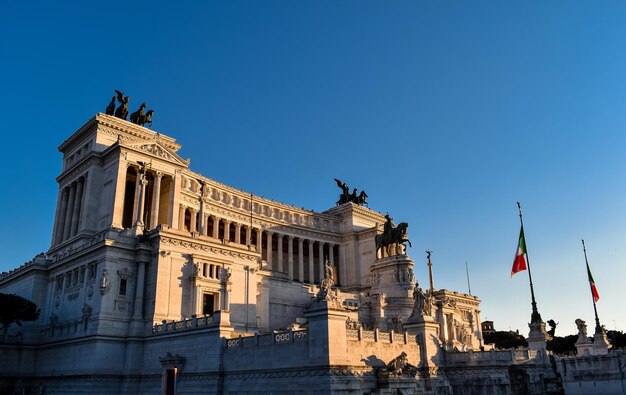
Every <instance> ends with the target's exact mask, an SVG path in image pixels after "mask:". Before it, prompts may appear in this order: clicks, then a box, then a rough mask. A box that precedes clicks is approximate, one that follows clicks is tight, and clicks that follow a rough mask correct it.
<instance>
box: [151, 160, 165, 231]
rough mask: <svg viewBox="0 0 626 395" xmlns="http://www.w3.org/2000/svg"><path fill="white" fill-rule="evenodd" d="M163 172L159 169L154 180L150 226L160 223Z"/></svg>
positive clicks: (154, 226)
mask: <svg viewBox="0 0 626 395" xmlns="http://www.w3.org/2000/svg"><path fill="white" fill-rule="evenodd" d="M162 177H163V173H161V172H160V171H158V172H157V173H156V178H155V180H154V188H153V190H152V213H150V214H151V215H150V227H151V228H156V227H157V225H158V224H159V204H160V200H161V178H162Z"/></svg>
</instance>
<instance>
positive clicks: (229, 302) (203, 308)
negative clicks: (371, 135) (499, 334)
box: [0, 92, 558, 394]
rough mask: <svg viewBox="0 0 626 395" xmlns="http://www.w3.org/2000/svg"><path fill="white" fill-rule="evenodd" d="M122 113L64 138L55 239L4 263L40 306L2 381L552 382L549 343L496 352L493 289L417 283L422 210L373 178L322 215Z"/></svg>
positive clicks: (33, 387)
mask: <svg viewBox="0 0 626 395" xmlns="http://www.w3.org/2000/svg"><path fill="white" fill-rule="evenodd" d="M120 96H123V95H121V92H120ZM122 100H125V98H123V99H122ZM120 102H122V101H120ZM112 103H114V99H113V100H112ZM113 108H114V106H113ZM143 108H145V105H142V108H141V109H140V110H141V111H143ZM107 112H108V113H109V114H110V115H109V114H97V115H96V116H95V117H93V118H92V119H90V120H89V121H88V122H87V123H86V124H84V125H83V126H82V127H80V128H79V129H78V130H77V131H76V132H75V133H73V134H72V135H71V136H70V137H69V138H68V139H67V140H66V141H64V142H63V143H62V144H61V145H60V146H59V151H60V152H61V153H62V154H63V167H62V171H61V174H60V175H59V176H58V178H57V181H58V183H59V193H58V199H57V206H56V214H55V220H54V228H53V231H52V238H51V245H50V248H49V250H48V251H47V252H46V253H42V254H39V255H37V256H36V257H35V258H34V259H33V260H32V261H30V262H28V263H26V264H24V265H22V266H20V267H18V268H17V269H15V270H12V271H11V272H8V273H3V274H2V275H0V292H3V293H15V294H18V295H20V296H23V297H25V298H27V299H29V300H31V301H33V302H34V303H36V304H37V305H38V306H39V307H40V309H41V315H40V318H39V320H38V321H35V322H32V323H26V324H25V325H24V326H23V327H22V328H17V327H12V328H10V329H9V330H8V331H7V333H5V334H3V339H2V344H1V345H0V348H1V349H2V352H3V356H4V357H3V359H2V361H1V362H0V372H1V373H0V386H2V387H1V388H13V389H18V390H23V391H25V392H28V393H35V392H36V391H38V390H41V391H44V390H45V393H73V392H80V391H83V392H88V393H101V394H120V393H122V394H154V393H163V394H174V393H180V394H183V393H250V394H253V393H254V394H257V393H258V394H261V393H295V392H298V393H342V394H347V393H354V394H361V393H372V394H374V393H380V394H383V393H396V391H403V393H420V394H422V393H423V394H434V393H437V394H451V393H464V392H458V391H460V390H463V388H473V387H472V386H477V387H476V388H478V387H480V388H483V389H485V388H486V389H485V391H488V392H484V393H515V392H514V391H513V389H514V388H518V387H519V388H525V389H527V390H528V391H529V392H528V393H550V391H552V390H550V388H551V387H550V386H551V385H552V384H553V382H552V381H551V380H552V379H553V378H555V377H556V376H555V373H554V371H553V370H552V369H551V368H550V364H549V361H548V359H547V358H548V356H547V354H546V353H545V351H542V350H527V351H525V354H524V353H523V352H519V353H518V352H515V351H504V352H500V351H498V352H496V351H495V350H492V351H482V350H484V344H483V343H482V335H481V325H480V322H481V320H480V301H479V300H478V299H477V298H476V297H475V296H471V295H465V294H460V293H457V292H453V291H448V290H444V289H439V290H437V289H435V288H434V286H433V282H432V275H431V277H430V284H429V286H426V285H423V286H420V285H419V284H418V283H417V281H416V278H415V275H414V272H413V266H414V261H413V260H412V259H411V257H409V256H408V255H407V254H406V243H410V241H409V240H408V230H407V229H408V224H406V223H399V224H398V225H397V226H396V225H395V223H394V222H393V219H392V218H391V217H390V216H388V215H383V214H381V213H379V212H377V211H374V210H372V209H370V208H368V207H366V204H367V203H366V201H365V198H366V197H367V194H365V192H364V191H362V193H361V194H357V193H356V189H355V190H354V191H353V192H352V193H351V194H350V193H349V190H348V187H347V185H346V184H345V183H342V182H341V181H339V180H336V182H337V185H338V186H339V187H340V188H342V195H341V196H340V199H339V201H338V202H337V203H336V204H334V205H333V207H330V208H329V209H328V210H326V211H323V212H314V211H310V210H305V209H301V208H296V207H293V206H290V205H286V204H283V203H278V202H275V201H272V200H270V199H266V198H263V197H260V196H257V195H255V194H252V193H249V192H245V191H241V190H238V189H236V188H233V187H230V186H227V185H224V184H222V183H220V182H217V181H215V180H213V179H211V178H208V177H205V176H203V175H201V174H198V173H195V172H193V171H192V170H191V168H190V162H189V160H185V159H183V158H181V157H180V156H179V155H178V153H177V152H178V151H179V149H180V148H181V145H180V144H179V143H177V142H176V140H175V139H173V138H171V137H168V136H166V135H164V134H161V133H157V132H155V131H152V130H150V129H147V128H145V127H143V126H141V125H140V124H138V123H136V122H134V123H131V122H128V121H125V120H123V119H121V117H115V116H113V115H112V114H113V110H112V109H111V110H110V111H109V109H107ZM126 112H128V111H127V110H126ZM139 116H142V113H141V112H140V113H138V115H136V116H135V118H137V117H139ZM131 118H132V117H131ZM344 186H345V188H344ZM429 261H430V253H429ZM429 263H430V262H429ZM423 283H424V284H425V283H426V282H423ZM511 366H514V367H515V369H516V370H514V371H513V373H511ZM555 385H556V384H555ZM468 386H469V387H468ZM557 387H558V386H556V387H555V388H557ZM552 393H558V390H556V389H555V390H554V391H553V392H552Z"/></svg>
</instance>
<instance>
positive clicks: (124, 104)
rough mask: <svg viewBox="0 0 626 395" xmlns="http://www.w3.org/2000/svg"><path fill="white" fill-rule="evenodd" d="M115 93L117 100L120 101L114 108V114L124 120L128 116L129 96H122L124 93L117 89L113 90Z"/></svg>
mask: <svg viewBox="0 0 626 395" xmlns="http://www.w3.org/2000/svg"><path fill="white" fill-rule="evenodd" d="M115 93H117V101H119V102H120V106H119V107H118V108H117V110H115V116H116V117H118V118H122V119H123V120H126V117H127V116H128V102H129V101H130V96H124V94H123V93H122V92H120V91H118V90H117V89H116V90H115Z"/></svg>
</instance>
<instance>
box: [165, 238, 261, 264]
mask: <svg viewBox="0 0 626 395" xmlns="http://www.w3.org/2000/svg"><path fill="white" fill-rule="evenodd" d="M159 241H160V242H161V244H170V245H173V246H177V247H183V248H186V249H194V250H199V251H204V252H208V253H213V254H216V255H223V256H229V257H232V258H237V259H244V260H248V261H256V260H257V259H258V257H257V256H256V255H250V254H246V253H244V252H239V251H231V250H227V249H224V248H219V247H214V246H208V245H205V244H199V243H194V242H191V241H186V240H179V239H174V238H172V237H166V236H161V237H160V238H159Z"/></svg>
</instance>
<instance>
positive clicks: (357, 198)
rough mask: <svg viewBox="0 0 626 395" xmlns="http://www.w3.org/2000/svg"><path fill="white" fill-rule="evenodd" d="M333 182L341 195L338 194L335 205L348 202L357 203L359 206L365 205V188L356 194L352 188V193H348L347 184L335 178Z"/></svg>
mask: <svg viewBox="0 0 626 395" xmlns="http://www.w3.org/2000/svg"><path fill="white" fill-rule="evenodd" d="M335 182H336V183H337V186H338V187H339V188H341V195H339V200H338V201H337V206H340V205H342V204H344V203H348V202H351V203H354V204H358V205H359V206H363V205H365V206H367V193H365V190H363V191H361V193H359V194H357V193H356V188H354V189H353V190H352V193H350V188H349V187H348V184H346V183H345V182H342V181H340V180H338V179H336V178H335Z"/></svg>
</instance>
